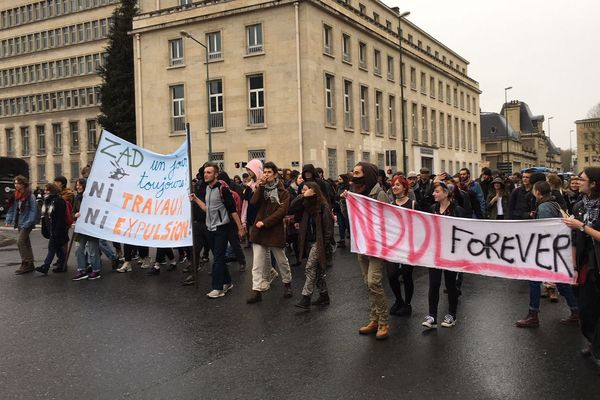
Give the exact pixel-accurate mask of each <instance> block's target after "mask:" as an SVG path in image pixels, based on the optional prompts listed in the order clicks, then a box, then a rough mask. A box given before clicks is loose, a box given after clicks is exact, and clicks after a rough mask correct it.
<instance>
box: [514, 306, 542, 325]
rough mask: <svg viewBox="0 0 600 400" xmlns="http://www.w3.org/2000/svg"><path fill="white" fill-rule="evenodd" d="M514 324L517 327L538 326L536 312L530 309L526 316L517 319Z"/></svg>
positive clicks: (538, 321)
mask: <svg viewBox="0 0 600 400" xmlns="http://www.w3.org/2000/svg"><path fill="white" fill-rule="evenodd" d="M515 325H517V327H519V328H537V327H538V326H540V320H539V319H538V312H537V311H531V310H530V311H529V313H528V314H527V316H526V317H525V318H523V319H520V320H518V321H517V322H516V324H515Z"/></svg>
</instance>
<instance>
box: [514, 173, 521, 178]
mask: <svg viewBox="0 0 600 400" xmlns="http://www.w3.org/2000/svg"><path fill="white" fill-rule="evenodd" d="M513 176H516V177H517V178H519V179H521V173H520V172H513Z"/></svg>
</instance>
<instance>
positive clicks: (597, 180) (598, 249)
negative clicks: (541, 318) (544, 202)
mask: <svg viewBox="0 0 600 400" xmlns="http://www.w3.org/2000/svg"><path fill="white" fill-rule="evenodd" d="M578 184H579V192H580V193H582V194H583V199H582V201H580V202H579V203H577V204H576V205H575V206H574V207H573V214H574V218H563V221H564V223H565V225H567V226H568V227H569V228H571V229H573V230H574V233H575V234H574V239H573V243H574V245H575V268H576V270H577V282H578V284H579V285H580V287H579V316H580V322H581V332H582V333H583V336H584V337H585V338H586V339H587V341H588V345H587V346H586V347H585V348H584V349H583V350H582V351H581V354H582V355H583V356H584V357H590V358H591V359H592V361H594V363H595V364H596V365H597V366H598V367H599V372H600V257H599V255H600V218H599V217H600V168H597V167H589V168H586V169H585V170H584V171H583V173H582V174H581V176H580V177H579V181H578Z"/></svg>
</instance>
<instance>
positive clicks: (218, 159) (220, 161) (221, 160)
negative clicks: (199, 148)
mask: <svg viewBox="0 0 600 400" xmlns="http://www.w3.org/2000/svg"><path fill="white" fill-rule="evenodd" d="M210 162H213V163H215V164H217V166H218V167H219V170H220V171H224V169H225V153H223V152H218V153H212V154H211V157H210Z"/></svg>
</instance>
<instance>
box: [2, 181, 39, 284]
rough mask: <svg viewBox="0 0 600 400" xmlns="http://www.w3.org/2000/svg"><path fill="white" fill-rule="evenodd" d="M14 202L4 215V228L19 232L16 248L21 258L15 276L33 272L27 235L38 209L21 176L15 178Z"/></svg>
mask: <svg viewBox="0 0 600 400" xmlns="http://www.w3.org/2000/svg"><path fill="white" fill-rule="evenodd" d="M14 183H15V194H14V201H13V203H12V205H11V207H10V208H9V209H8V213H7V214H6V226H11V225H12V226H13V227H14V228H15V229H18V231H19V238H18V239H17V247H18V248H19V255H20V256H21V266H20V267H19V268H18V269H17V270H16V271H15V274H17V275H21V274H26V273H28V272H33V270H34V268H35V267H34V265H33V250H32V248H31V240H30V239H29V235H30V234H31V231H32V229H33V228H34V227H35V222H36V221H37V219H38V208H37V203H36V201H35V196H34V195H33V193H32V192H31V189H30V188H29V181H28V180H27V178H25V177H24V176H23V175H18V176H16V177H15V180H14Z"/></svg>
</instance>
